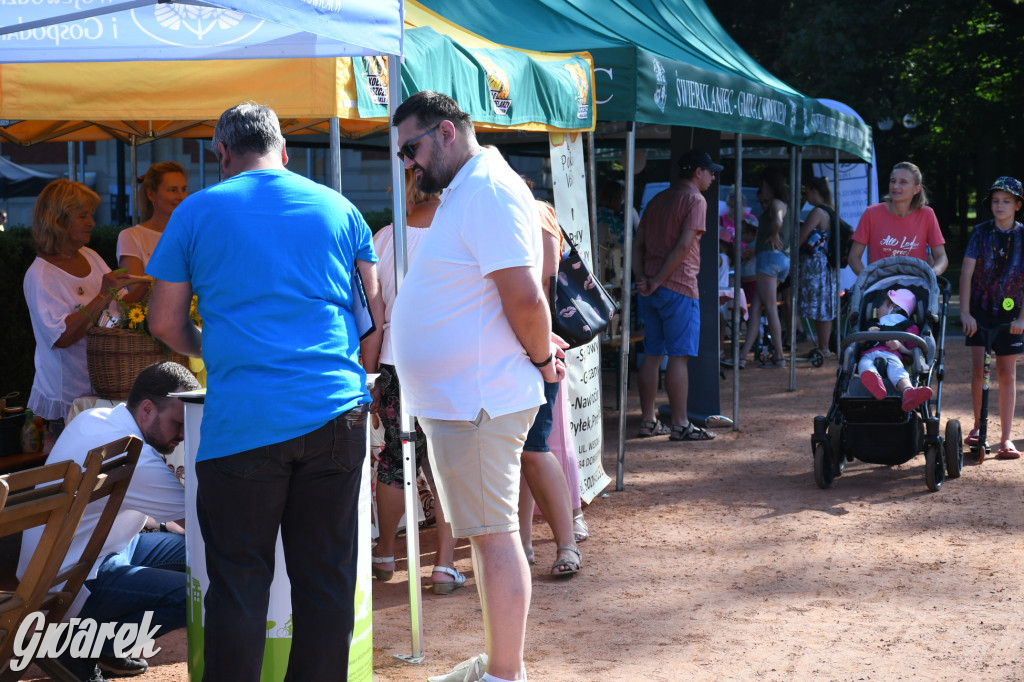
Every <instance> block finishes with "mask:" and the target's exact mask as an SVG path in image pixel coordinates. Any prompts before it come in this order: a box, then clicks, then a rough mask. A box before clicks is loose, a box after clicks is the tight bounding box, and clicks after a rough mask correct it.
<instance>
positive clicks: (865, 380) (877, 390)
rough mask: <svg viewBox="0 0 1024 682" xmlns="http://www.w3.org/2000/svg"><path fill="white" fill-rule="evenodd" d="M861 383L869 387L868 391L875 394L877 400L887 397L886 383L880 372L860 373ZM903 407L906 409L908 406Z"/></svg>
mask: <svg viewBox="0 0 1024 682" xmlns="http://www.w3.org/2000/svg"><path fill="white" fill-rule="evenodd" d="M860 383H862V384H864V388H866V389H868V393H870V394H871V395H873V396H874V397H875V400H882V399H883V398H885V395H886V393H885V384H884V383H883V382H882V377H881V376H879V374H878V372H864V373H863V374H861V375H860ZM903 409H904V410H906V407H905V406H904V408H903Z"/></svg>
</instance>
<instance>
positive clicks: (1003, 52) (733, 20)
mask: <svg viewBox="0 0 1024 682" xmlns="http://www.w3.org/2000/svg"><path fill="white" fill-rule="evenodd" d="M708 6H709V8H710V9H711V10H712V11H713V12H714V14H715V16H716V17H717V18H718V20H719V22H720V23H721V24H722V25H723V26H724V27H725V28H726V29H727V30H728V31H729V33H730V35H732V37H733V38H734V39H735V40H736V41H737V42H738V43H739V44H740V45H741V46H742V47H743V48H744V49H745V50H747V52H749V53H750V54H751V56H753V57H754V58H756V59H757V60H758V61H759V62H760V63H761V64H762V65H764V66H765V67H766V68H768V69H769V70H770V71H772V72H773V73H774V74H775V75H777V76H778V77H780V78H782V79H783V80H784V81H786V82H787V83H789V84H790V85H792V86H794V87H796V88H797V89H799V90H801V91H803V92H805V93H806V94H808V95H811V96H814V97H827V98H831V99H836V100H839V101H841V102H845V103H847V104H849V105H850V106H852V107H853V108H854V109H856V110H857V111H858V112H859V113H860V114H861V115H862V116H863V117H864V119H865V121H867V122H868V123H870V124H872V126H873V127H874V130H875V145H876V151H877V155H878V160H879V167H880V169H881V170H882V171H883V177H884V172H885V170H886V169H888V168H890V167H891V166H892V164H893V163H895V162H896V161H899V160H902V159H909V160H912V161H914V162H915V163H917V164H918V165H919V166H921V168H922V170H923V171H924V173H925V179H926V184H927V185H928V186H929V188H930V189H931V190H932V201H933V204H934V205H935V208H936V211H937V213H938V214H939V218H940V223H941V224H942V225H943V226H944V227H946V226H950V225H960V226H963V225H966V224H967V222H968V217H967V211H968V210H969V209H970V208H971V207H972V204H971V202H970V199H971V197H977V196H983V195H984V190H985V189H987V187H988V185H989V184H990V183H991V182H992V180H993V179H994V178H995V177H996V176H998V175H1015V176H1016V177H1018V178H1019V177H1021V176H1022V175H1024V158H1022V157H1021V155H1020V154H1019V153H1018V152H1017V150H1018V149H1019V148H1020V143H1021V142H1022V141H1024V126H1022V122H1024V121H1022V115H1021V112H1022V106H1024V87H1022V86H1024V79H1022V78H1021V67H1020V63H1021V57H1022V56H1024V0H988V1H987V2H978V1H977V0H939V1H935V0H931V1H928V0H880V1H879V2H875V3H869V4H866V3H864V2H862V1H860V0H835V1H833V2H828V3H822V2H811V1H810V0H786V1H784V2H775V3H765V2H763V1H759V0H708ZM884 121H892V122H893V126H892V128H891V129H889V130H888V131H886V130H880V129H879V127H878V123H879V122H884ZM904 122H906V123H908V124H909V125H910V127H908V126H905V125H904ZM883 127H884V125H883ZM961 236H962V237H963V236H964V233H962V234H961Z"/></svg>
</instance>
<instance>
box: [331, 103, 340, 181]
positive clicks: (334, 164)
mask: <svg viewBox="0 0 1024 682" xmlns="http://www.w3.org/2000/svg"><path fill="white" fill-rule="evenodd" d="M330 134H331V187H333V188H334V189H336V190H337V191H338V194H341V122H340V121H339V120H338V117H337V116H335V117H333V118H332V119H331V121H330Z"/></svg>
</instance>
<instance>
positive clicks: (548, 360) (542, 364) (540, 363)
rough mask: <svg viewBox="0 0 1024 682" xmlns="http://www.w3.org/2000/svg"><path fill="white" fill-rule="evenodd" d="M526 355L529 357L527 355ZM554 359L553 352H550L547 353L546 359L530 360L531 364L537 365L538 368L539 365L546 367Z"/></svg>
mask: <svg viewBox="0 0 1024 682" xmlns="http://www.w3.org/2000/svg"><path fill="white" fill-rule="evenodd" d="M527 357H529V356H527ZM554 359H555V354H554V353H551V354H550V355H548V359H547V360H545V361H544V362H533V360H532V359H531V360H530V362H533V366H534V367H537V368H538V369H539V368H541V367H547V366H548V365H550V364H551V361H552V360H554Z"/></svg>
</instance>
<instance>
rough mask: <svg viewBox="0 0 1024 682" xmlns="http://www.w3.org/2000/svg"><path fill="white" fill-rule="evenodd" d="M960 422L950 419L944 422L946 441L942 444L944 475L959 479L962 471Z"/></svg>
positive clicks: (962, 453) (962, 448) (962, 452)
mask: <svg viewBox="0 0 1024 682" xmlns="http://www.w3.org/2000/svg"><path fill="white" fill-rule="evenodd" d="M961 435H962V433H961V431H960V420H959V419H950V420H949V421H947V422H946V441H945V443H943V446H944V447H945V450H946V452H945V455H946V475H947V476H949V477H950V478H960V473H961V472H962V471H963V470H964V446H963V441H962V440H961Z"/></svg>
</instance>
